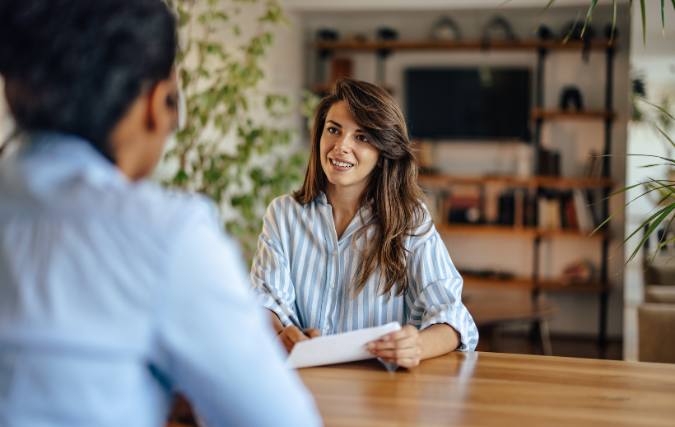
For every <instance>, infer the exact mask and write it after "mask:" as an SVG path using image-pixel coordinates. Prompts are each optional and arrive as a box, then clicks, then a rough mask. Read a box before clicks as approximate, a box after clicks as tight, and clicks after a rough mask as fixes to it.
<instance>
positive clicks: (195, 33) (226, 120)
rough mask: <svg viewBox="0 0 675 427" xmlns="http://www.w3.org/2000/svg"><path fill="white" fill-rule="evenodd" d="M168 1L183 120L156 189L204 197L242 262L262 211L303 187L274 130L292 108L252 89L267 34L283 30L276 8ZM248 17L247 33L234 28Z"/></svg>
mask: <svg viewBox="0 0 675 427" xmlns="http://www.w3.org/2000/svg"><path fill="white" fill-rule="evenodd" d="M167 1H168V3H169V5H170V6H171V7H173V8H174V10H175V11H176V13H177V16H178V19H179V34H178V42H179V43H178V44H179V51H178V56H177V63H176V71H177V76H178V79H179V85H180V87H181V90H182V98H183V102H184V106H185V110H186V114H185V116H186V117H185V123H184V125H183V126H182V127H181V128H180V129H179V130H178V132H177V134H176V138H175V144H173V145H172V146H171V147H170V148H169V150H168V151H167V153H166V154H165V158H164V166H165V167H166V168H168V169H170V170H171V171H172V176H171V178H169V179H167V180H165V183H166V184H167V185H171V186H178V187H182V188H186V189H189V190H193V191H197V192H201V193H204V194H206V195H208V196H209V197H211V198H212V199H213V200H214V201H215V202H216V203H217V204H218V205H219V206H220V207H221V209H222V210H223V212H224V214H225V217H226V220H225V227H226V229H227V230H228V231H229V232H230V233H231V234H233V235H234V236H235V237H236V238H237V239H238V240H239V241H240V242H241V244H242V247H243V249H244V255H245V257H246V259H247V260H249V261H250V259H251V258H252V256H253V253H254V251H255V244H256V240H257V237H258V235H259V233H260V231H261V228H262V219H261V218H262V217H263V214H264V212H265V208H266V206H267V205H268V204H269V202H270V201H271V200H272V199H273V198H274V197H276V196H278V195H281V194H283V193H287V192H289V191H290V190H291V189H292V188H293V187H294V186H295V185H296V184H297V183H298V181H299V180H301V179H302V176H303V173H304V167H305V165H306V155H305V154H304V153H302V152H300V151H299V150H295V151H290V154H289V148H288V147H289V145H290V144H291V142H292V141H293V139H294V138H295V136H296V135H297V130H295V129H293V128H292V127H283V126H281V125H279V123H280V122H281V119H282V118H283V117H285V116H288V115H289V114H292V112H293V111H294V109H295V107H296V106H297V102H295V101H294V100H293V99H291V98H290V97H289V96H287V95H284V94H280V93H263V92H262V91H261V90H260V83H261V81H262V80H263V78H264V73H263V68H262V63H263V61H264V58H265V54H266V53H267V51H268V50H269V49H270V48H271V47H272V45H273V42H274V36H273V33H272V32H271V29H273V28H274V27H277V26H280V25H284V24H285V25H288V21H287V19H286V18H285V16H284V15H283V12H282V9H281V7H280V4H279V1H277V0H267V1H263V2H258V1H257V0H203V1H196V0H167ZM252 14H257V16H256V18H255V21H254V22H256V26H255V30H254V31H253V32H252V33H251V31H250V29H249V27H250V25H243V24H244V22H246V23H250V22H251V18H250V16H251V15H252ZM244 16H246V17H247V18H244ZM244 19H246V20H245V21H244ZM246 30H248V31H246Z"/></svg>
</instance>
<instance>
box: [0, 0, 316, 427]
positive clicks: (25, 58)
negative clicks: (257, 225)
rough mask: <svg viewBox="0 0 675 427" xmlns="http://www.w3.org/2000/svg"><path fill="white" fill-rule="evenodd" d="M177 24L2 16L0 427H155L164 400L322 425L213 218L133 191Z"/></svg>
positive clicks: (142, 14)
mask: <svg viewBox="0 0 675 427" xmlns="http://www.w3.org/2000/svg"><path fill="white" fill-rule="evenodd" d="M175 25H176V24H175V19H174V17H173V15H172V13H171V12H170V11H169V10H168V9H167V7H166V5H165V4H164V3H163V2H162V1H161V0H96V1H91V0H0V74H1V75H2V76H3V78H4V80H5V93H6V97H7V101H8V104H9V106H10V109H11V112H12V115H13V117H14V119H15V121H16V125H17V129H18V133H17V135H16V136H15V137H14V138H12V140H10V141H9V142H8V143H7V145H6V146H5V150H4V153H3V154H2V155H1V157H0V426H3V427H4V426H8V427H32V426H41V427H46V426H68V427H80V426H81V427H92V426H97V427H105V426H111V427H113V426H114V427H119V426H126V427H134V426H139V427H140V426H143V427H148V426H161V425H163V424H164V423H165V420H166V415H167V411H168V407H169V405H170V403H171V391H172V390H173V389H175V388H177V389H180V390H181V392H182V393H184V394H185V395H186V396H187V397H188V399H189V400H190V401H191V402H192V404H193V405H194V406H195V408H196V409H197V411H198V412H199V413H200V414H201V415H202V416H203V417H204V418H205V420H206V421H207V422H208V423H209V425H211V426H224V425H236V426H249V425H251V426H253V425H255V426H270V425H275V426H280V425H288V426H290V425H294V426H299V425H319V424H320V419H319V416H318V414H317V411H316V408H315V406H314V403H313V401H312V399H311V397H310V395H309V394H308V393H307V391H306V390H305V389H304V387H303V385H302V384H301V382H300V381H299V379H298V377H297V376H296V374H295V373H293V372H289V371H287V370H286V369H285V368H284V366H283V350H282V349H281V348H280V347H276V346H275V345H274V336H273V333H272V331H271V328H269V325H268V322H267V318H266V317H264V316H263V315H262V313H261V312H260V311H261V310H260V309H258V308H257V307H256V304H255V302H254V299H253V297H252V296H251V295H250V294H249V292H250V291H249V290H248V288H247V284H246V283H247V279H246V272H245V269H244V266H243V263H242V262H241V260H240V255H239V253H238V251H237V246H236V245H235V243H234V242H233V241H232V240H231V239H230V238H228V237H226V236H225V235H224V233H223V232H222V230H221V229H220V226H219V224H218V219H217V218H216V216H215V215H214V211H215V209H214V208H213V205H211V204H209V203H207V202H206V201H205V200H204V199H203V198H201V197H198V196H190V195H187V194H183V193H178V192H174V193H170V192H168V191H165V190H164V189H162V188H161V187H160V186H158V185H157V184H154V183H152V182H149V181H148V180H146V179H144V178H145V177H147V176H148V175H149V174H150V173H151V172H152V170H153V169H154V167H155V165H156V163H157V161H158V160H159V158H160V156H161V153H162V149H163V146H164V142H165V140H166V139H167V137H168V136H169V134H170V133H171V132H172V130H173V129H174V128H175V123H176V96H177V87H176V80H175V75H174V71H173V64H174V59H175V53H176V52H175V50H176V49H175V31H176V28H175ZM270 354H272V355H273V357H269V355H270Z"/></svg>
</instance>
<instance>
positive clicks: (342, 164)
mask: <svg viewBox="0 0 675 427" xmlns="http://www.w3.org/2000/svg"><path fill="white" fill-rule="evenodd" d="M328 160H330V164H331V165H332V166H333V168H334V169H335V170H337V171H348V170H350V169H351V168H353V167H354V164H353V163H349V162H346V161H344V160H341V159H334V158H333V159H332V158H330V157H329V158H328Z"/></svg>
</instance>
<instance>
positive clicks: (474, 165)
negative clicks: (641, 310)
mask: <svg viewBox="0 0 675 427" xmlns="http://www.w3.org/2000/svg"><path fill="white" fill-rule="evenodd" d="M292 3H293V2H291V4H292ZM298 3H302V2H295V4H296V6H297V5H298ZM319 3H321V2H319ZM422 3H425V2H422ZM426 3H428V2H426ZM381 4H382V3H381V2H373V1H370V2H369V1H364V2H362V7H360V8H358V10H351V11H345V10H344V9H346V7H338V9H339V10H337V11H336V10H329V11H324V10H321V8H319V7H315V10H312V11H304V12H302V15H303V21H302V22H303V27H302V32H303V33H304V36H305V42H304V49H305V60H306V61H307V62H306V65H305V70H304V74H305V84H309V83H310V82H311V81H312V80H313V78H314V75H313V67H312V63H313V60H314V55H315V53H314V51H313V50H312V49H311V46H310V41H311V40H313V36H314V34H315V33H316V30H317V29H319V28H332V29H336V30H338V31H339V32H340V35H341V37H348V36H350V35H351V34H354V33H365V34H366V36H367V37H368V38H369V39H373V38H374V36H375V32H376V30H377V28H379V27H383V26H387V27H392V28H395V29H397V30H398V32H399V37H400V38H401V39H425V38H428V37H429V32H430V29H431V27H432V26H433V24H434V23H435V22H436V21H437V20H438V19H439V18H440V17H442V16H449V17H451V18H452V19H453V20H454V21H455V22H457V23H458V25H459V26H460V30H461V31H462V35H463V37H464V38H467V39H476V38H480V34H481V30H482V28H483V26H484V25H485V24H486V23H487V22H488V21H489V20H491V19H492V18H493V17H494V16H495V15H501V16H504V17H505V18H506V19H507V21H509V22H510V23H511V25H512V27H513V30H514V31H515V33H516V34H517V35H518V36H519V37H520V38H523V39H527V38H534V34H533V33H534V30H535V28H536V26H537V23H538V20H537V14H538V12H539V11H540V8H539V7H536V8H524V9H523V8H499V7H495V8H485V9H452V10H449V8H448V9H445V10H440V8H439V7H438V6H436V9H429V8H428V7H426V8H423V10H415V9H410V8H408V9H407V10H386V9H384V8H383V7H381ZM448 4H450V2H449V3H448ZM542 4H545V2H543V3H542ZM583 4H585V5H587V2H583ZM396 5H397V6H400V5H398V4H396ZM297 7H298V8H301V9H302V7H300V6H297ZM304 7H306V8H310V7H309V6H307V5H306V4H305V5H304ZM310 9H311V8H310ZM316 9H319V10H318V11H317V10H316ZM371 9H377V10H371ZM586 10H587V6H584V7H580V6H574V7H569V6H567V7H558V6H555V7H553V8H552V9H551V10H550V11H549V13H547V14H546V15H545V16H544V17H543V18H542V22H543V24H545V25H547V26H549V27H550V28H551V29H552V30H553V31H554V32H556V33H560V32H561V30H562V27H563V26H564V25H565V24H567V23H568V22H570V21H573V20H574V19H575V18H576V17H577V16H578V14H579V13H580V12H582V14H583V13H585V11H586ZM619 17H620V18H619V19H618V22H617V26H618V29H619V33H620V35H619V38H618V41H619V43H620V48H619V50H618V52H617V55H616V58H615V62H614V65H615V68H614V93H613V95H614V107H615V110H616V111H617V113H618V117H617V120H616V121H615V123H614V126H613V129H612V132H613V137H612V149H613V152H614V153H625V147H626V123H627V111H628V102H627V95H628V71H629V69H628V47H629V43H628V40H629V39H628V34H629V31H630V25H629V20H628V10H627V6H626V5H619ZM609 22H611V9H610V8H609V7H607V6H602V5H599V6H598V7H597V8H596V11H595V14H594V19H593V24H592V25H593V26H594V27H595V28H596V31H597V32H598V33H599V34H602V32H603V29H604V26H605V24H607V23H609ZM345 55H347V54H345ZM348 55H349V56H350V57H352V58H353V59H354V73H355V77H356V78H360V79H364V80H370V81H374V79H375V57H374V55H373V54H372V53H357V54H351V53H350V54H348ZM437 65H440V66H443V65H444V66H458V65H459V66H461V65H466V66H477V65H488V66H489V65H492V66H504V65H506V66H525V67H528V68H530V69H532V70H533V71H534V70H535V69H536V55H535V54H534V53H531V52H396V53H394V54H393V56H392V57H391V58H390V59H389V60H388V61H387V66H386V75H387V83H388V84H389V85H391V86H392V88H393V95H394V98H395V99H396V100H397V101H398V102H399V104H400V105H402V106H404V105H405V100H404V99H403V92H404V86H403V85H404V82H403V71H404V70H405V68H407V67H409V66H437ZM545 72H546V75H545V78H544V81H545V96H544V103H545V106H546V107H548V108H554V107H555V106H556V105H557V103H558V99H559V94H560V90H561V88H562V87H563V86H565V85H569V84H574V85H576V86H578V87H579V88H580V89H581V92H582V94H583V97H584V102H585V105H586V107H587V108H595V109H600V108H603V107H604V87H605V86H604V75H605V74H604V73H605V56H604V53H603V52H602V51H594V52H592V53H591V56H590V59H589V61H588V63H584V62H583V61H582V60H581V53H580V52H556V53H552V54H550V56H549V58H548V59H547V62H546V68H545ZM603 126H604V125H603V123H602V122H601V121H587V122H554V123H547V124H546V125H545V126H544V130H543V134H542V141H543V144H544V145H545V146H549V147H555V148H557V149H560V150H561V151H562V155H563V165H562V167H563V174H564V175H570V176H573V175H579V174H580V172H581V170H582V167H583V164H584V162H585V160H586V156H587V155H588V153H589V152H590V150H591V149H592V148H594V149H595V150H596V151H599V152H602V147H603V141H604V136H603ZM522 149H526V150H528V149H529V147H528V146H526V145H522V144H503V143H479V144H476V143H457V142H453V143H448V144H437V145H436V150H435V152H434V157H435V158H436V159H437V165H438V166H439V167H440V168H441V169H444V170H445V171H447V172H450V173H471V172H473V174H477V173H513V172H514V170H515V167H516V166H515V159H516V158H517V157H518V150H522ZM624 168H625V166H624V162H623V159H622V158H616V159H614V160H613V161H612V176H613V178H614V180H615V181H616V187H617V188H621V187H622V186H623V183H624ZM622 202H623V199H622V198H621V197H618V198H615V199H614V200H612V202H611V206H610V210H614V209H618V208H619V207H620V206H621V203H622ZM612 233H613V234H614V236H615V237H614V239H613V240H612V243H611V249H610V253H612V252H613V251H614V250H616V248H617V247H618V244H619V243H620V242H621V241H622V236H623V218H622V217H621V216H620V215H619V216H618V217H617V219H616V220H615V221H613V224H612ZM446 243H448V247H449V251H450V254H451V256H452V257H453V260H454V262H455V263H456V264H457V265H458V266H460V267H463V268H471V269H478V268H488V267H500V268H502V269H503V270H507V271H512V272H514V273H516V274H518V275H522V276H525V277H527V276H528V275H530V274H531V272H532V265H531V264H532V261H531V260H532V250H533V249H532V246H533V245H532V241H531V240H530V239H518V238H504V237H485V238H480V237H471V238H467V237H465V238H463V237H456V238H453V240H452V242H450V241H449V240H448V241H447V242H446ZM600 253H601V252H600V243H599V241H595V240H590V241H587V242H584V241H581V240H579V239H559V240H556V241H554V242H552V243H550V244H544V246H543V252H542V260H541V270H540V271H541V272H542V274H543V277H556V276H559V274H560V272H561V271H562V269H563V268H564V267H565V265H566V264H568V263H569V262H571V261H574V260H576V259H579V258H584V259H589V260H591V261H592V262H593V263H594V264H595V265H599V264H600V261H601V260H600ZM609 265H610V268H609V273H610V274H609V275H610V281H611V283H612V286H613V288H614V291H613V293H612V295H611V298H610V311H609V314H610V316H609V334H610V335H613V336H620V335H621V334H622V316H623V304H622V302H623V301H622V299H623V298H622V295H623V289H622V286H623V273H622V259H621V257H613V258H612V259H611V260H610V264H609ZM551 299H552V300H553V301H554V302H555V303H556V304H557V305H558V306H559V307H560V314H559V316H558V317H557V318H556V320H555V321H554V322H553V323H552V324H551V329H552V331H554V332H558V333H570V334H588V335H592V334H595V333H596V332H597V325H598V299H597V297H595V296H591V295H573V294H551Z"/></svg>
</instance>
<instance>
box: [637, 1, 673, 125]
mask: <svg viewBox="0 0 675 427" xmlns="http://www.w3.org/2000/svg"><path fill="white" fill-rule="evenodd" d="M673 1H674V2H675V0H673ZM638 99H639V100H640V101H642V102H646V103H647V104H649V105H651V106H652V107H656V108H658V109H659V110H661V112H662V113H663V114H665V115H666V116H668V117H670V118H671V119H673V120H675V117H673V116H672V114H670V113H669V112H668V110H666V109H665V108H663V107H659V106H658V105H656V104H652V103H651V102H649V101H647V100H646V99H644V98H638Z"/></svg>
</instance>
